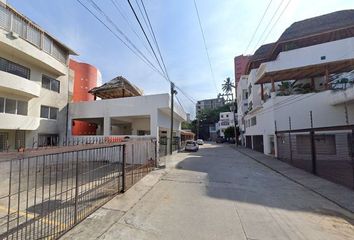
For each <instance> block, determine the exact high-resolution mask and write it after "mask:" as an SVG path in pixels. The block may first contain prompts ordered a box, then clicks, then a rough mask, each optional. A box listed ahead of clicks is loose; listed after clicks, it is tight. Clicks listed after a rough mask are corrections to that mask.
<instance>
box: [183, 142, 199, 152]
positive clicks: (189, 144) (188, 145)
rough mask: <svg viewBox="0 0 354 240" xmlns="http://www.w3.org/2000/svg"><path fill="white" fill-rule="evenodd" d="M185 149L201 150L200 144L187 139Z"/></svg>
mask: <svg viewBox="0 0 354 240" xmlns="http://www.w3.org/2000/svg"><path fill="white" fill-rule="evenodd" d="M184 150H186V151H191V152H196V151H198V150H199V146H198V144H197V142H196V141H192V140H188V141H186V147H185V148H184Z"/></svg>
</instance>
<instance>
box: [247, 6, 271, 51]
mask: <svg viewBox="0 0 354 240" xmlns="http://www.w3.org/2000/svg"><path fill="white" fill-rule="evenodd" d="M272 1H273V0H270V1H269V3H268V6H267V7H266V9H265V10H264V12H263V15H262V17H261V19H260V20H259V22H258V25H257V27H256V30H255V31H254V32H253V34H252V37H251V40H250V41H249V42H248V44H247V47H246V49H245V51H244V52H245V53H246V52H247V50H248V48H249V46H250V45H251V43H252V41H253V39H254V37H255V36H256V33H257V31H258V29H259V27H260V26H261V24H262V21H263V18H264V17H265V15H266V14H267V12H268V9H269V6H270V4H271V3H272Z"/></svg>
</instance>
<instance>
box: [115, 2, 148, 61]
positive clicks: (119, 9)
mask: <svg viewBox="0 0 354 240" xmlns="http://www.w3.org/2000/svg"><path fill="white" fill-rule="evenodd" d="M111 2H112V4H113V6H114V7H115V9H117V11H118V13H119V14H120V15H121V16H122V18H123V20H124V21H125V22H126V23H127V25H128V26H129V29H130V30H131V31H132V32H133V33H134V35H135V36H136V37H137V38H138V39H139V40H140V42H141V43H142V44H143V46H144V48H145V50H146V51H147V52H148V53H149V54H150V55H151V56H152V57H153V55H152V53H151V50H150V49H149V48H148V46H147V45H146V43H145V41H144V40H143V39H142V38H141V36H140V35H139V34H138V32H137V31H135V29H134V28H133V23H132V22H131V21H130V20H129V18H128V17H127V15H125V14H124V13H123V11H122V10H121V8H120V7H119V6H118V4H117V3H116V1H115V0H111Z"/></svg>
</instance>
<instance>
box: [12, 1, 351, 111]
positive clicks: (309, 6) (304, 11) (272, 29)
mask: <svg viewBox="0 0 354 240" xmlns="http://www.w3.org/2000/svg"><path fill="white" fill-rule="evenodd" d="M81 1H82V2H83V3H85V4H86V5H87V6H90V5H89V3H88V1H87V0H81ZM94 1H95V2H96V4H97V5H98V6H99V7H100V8H101V9H102V10H103V11H104V12H105V13H106V14H107V15H108V16H109V17H110V18H111V19H112V21H114V23H115V24H116V25H117V26H118V27H119V29H121V30H122V31H123V32H124V33H125V34H126V35H127V36H128V38H129V39H130V40H131V41H132V42H133V43H134V44H135V45H136V47H137V48H138V49H140V50H141V51H142V52H144V54H145V55H146V56H147V57H148V58H149V59H151V61H153V58H152V57H151V56H150V55H149V53H148V52H147V51H146V50H145V48H144V44H145V45H146V44H147V43H146V41H141V39H142V38H143V35H142V32H141V30H140V29H139V25H138V23H137V22H136V20H135V18H134V15H133V13H132V12H131V10H130V8H129V5H128V3H127V1H126V0H94ZM112 1H115V2H116V4H117V6H118V7H119V9H120V10H121V11H122V12H123V14H124V16H126V18H128V22H129V23H127V22H126V21H125V19H124V18H123V17H122V16H121V15H120V14H119V12H118V10H117V9H116V8H115V6H114V5H113V3H112ZM143 1H144V4H145V6H146V9H147V12H148V14H149V17H150V21H151V24H152V26H153V29H154V32H155V35H156V38H157V42H158V44H159V46H160V50H161V53H162V55H163V58H164V60H165V64H166V68H167V71H168V73H169V76H170V79H171V80H172V81H173V82H174V83H175V84H176V85H177V86H178V87H179V88H181V89H182V90H183V92H185V93H186V94H187V95H188V98H187V97H186V96H184V95H183V94H182V93H181V92H178V93H177V97H178V99H179V100H180V102H181V104H182V106H183V108H184V109H185V111H186V112H188V113H191V115H192V117H193V116H195V105H194V104H195V103H193V102H192V101H191V100H193V101H195V100H201V99H207V98H215V97H216V96H217V94H218V93H219V92H221V84H222V83H223V81H224V80H225V79H226V78H227V77H230V78H231V79H232V80H234V65H233V64H234V62H233V59H234V57H235V56H238V55H241V54H244V55H246V54H252V53H254V51H255V50H256V49H257V48H258V47H259V46H260V45H262V44H265V43H269V42H274V41H276V40H277V39H278V38H279V37H280V35H281V33H282V32H283V31H284V30H285V29H286V28H287V27H289V26H290V25H291V24H292V23H293V22H296V21H300V20H303V19H307V18H311V17H314V16H318V15H322V14H326V13H330V12H334V11H338V10H343V9H353V8H354V1H353V0H196V3H197V6H198V10H199V14H200V19H201V24H202V26H203V30H204V34H205V39H206V44H207V48H208V51H209V56H210V62H211V66H212V69H213V72H214V76H215V77H214V78H213V77H212V74H211V71H210V67H209V63H208V58H207V54H206V50H205V46H204V43H203V38H202V34H201V31H200V27H199V24H198V18H197V14H196V10H195V7H194V1H193V0H143ZM289 1H290V2H289ZM131 2H132V4H133V5H134V4H136V1H135V0H131ZM138 2H140V0H138ZM7 3H8V4H10V5H11V6H13V7H15V8H16V9H17V10H18V11H19V12H21V13H22V14H24V15H26V16H27V17H29V18H30V19H31V20H33V21H34V22H36V23H37V24H38V25H39V26H41V27H42V28H44V29H45V30H46V31H47V32H49V33H50V34H51V35H53V36H54V37H56V38H57V39H59V40H60V41H61V42H63V43H64V44H66V45H67V46H69V47H70V48H71V49H73V50H75V51H76V52H77V53H78V54H79V56H73V58H74V59H76V60H78V61H82V62H86V63H89V64H92V65H94V66H96V67H97V68H98V69H99V70H100V72H101V73H102V79H103V82H107V81H109V80H111V79H113V78H114V77H116V76H124V77H125V78H127V79H128V80H129V81H131V82H132V83H133V84H135V85H136V86H138V87H139V88H141V89H143V90H144V93H145V94H158V93H166V92H169V83H168V82H167V81H166V80H165V79H163V78H162V77H161V76H160V75H159V74H158V73H156V71H154V70H152V69H151V68H150V67H148V66H147V65H146V64H145V63H144V62H142V61H141V60H140V59H139V58H138V57H136V56H135V55H134V54H133V53H132V52H131V51H130V50H129V49H128V48H127V47H126V46H124V45H123V44H122V43H121V42H120V41H119V40H118V39H117V38H116V37H115V36H114V35H113V34H112V33H111V32H109V31H108V30H107V29H106V28H105V27H104V26H103V25H102V24H101V23H100V22H99V21H97V19H95V18H94V17H93V16H92V15H90V13H88V11H87V10H86V9H85V8H84V7H82V6H81V5H80V4H79V3H78V2H77V1H76V0H60V1H54V0H8V1H7ZM268 5H269V8H268V11H267V12H266V15H265V17H264V18H263V20H262V21H260V19H261V17H262V15H263V13H264V12H265V9H266V8H267V6H268ZM134 6H135V8H136V9H137V7H136V5H134ZM277 9H278V11H276V10H277ZM273 16H274V17H273ZM278 18H279V20H278V21H277V19H278ZM102 19H103V18H102ZM260 22H261V24H260V26H259V29H258V31H257V32H256V34H255V37H254V39H253V41H252V42H250V40H251V38H252V36H253V34H254V32H255V30H256V27H257V25H258V24H259V23H260ZM131 28H133V29H134V31H135V32H137V33H138V34H139V36H140V37H139V38H138V37H136V35H135V33H134V31H132V30H131ZM140 38H141V39H140ZM143 40H144V39H143ZM249 43H250V44H249ZM248 45H249V47H248V48H247V46H248ZM213 79H214V80H215V81H214V80H213Z"/></svg>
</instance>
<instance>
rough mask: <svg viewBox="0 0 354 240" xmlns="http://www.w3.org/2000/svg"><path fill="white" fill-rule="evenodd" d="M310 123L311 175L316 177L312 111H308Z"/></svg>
mask: <svg viewBox="0 0 354 240" xmlns="http://www.w3.org/2000/svg"><path fill="white" fill-rule="evenodd" d="M310 121H311V131H310V138H311V159H312V173H313V174H315V175H316V174H317V167H316V146H315V132H314V130H313V117H312V111H310Z"/></svg>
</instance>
